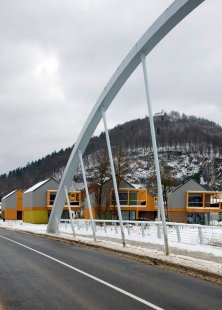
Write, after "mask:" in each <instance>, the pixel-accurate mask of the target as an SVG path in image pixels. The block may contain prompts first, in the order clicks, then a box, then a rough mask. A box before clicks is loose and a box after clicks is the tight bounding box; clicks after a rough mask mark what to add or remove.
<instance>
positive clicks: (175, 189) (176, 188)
mask: <svg viewBox="0 0 222 310" xmlns="http://www.w3.org/2000/svg"><path fill="white" fill-rule="evenodd" d="M191 180H192V181H193V182H195V183H196V184H198V185H199V186H201V187H203V189H205V190H206V191H208V189H207V188H206V187H204V186H203V185H201V184H199V183H198V182H197V181H196V180H194V179H193V178H189V179H188V180H186V181H184V182H182V183H181V184H180V185H179V186H177V187H175V188H174V189H173V190H172V191H171V192H170V193H173V192H175V191H177V190H178V189H179V188H180V187H182V186H183V185H184V184H186V183H188V182H190V181H191Z"/></svg>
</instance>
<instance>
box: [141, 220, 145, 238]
mask: <svg viewBox="0 0 222 310" xmlns="http://www.w3.org/2000/svg"><path fill="white" fill-rule="evenodd" d="M141 232H142V236H143V237H145V231H144V225H143V223H141Z"/></svg>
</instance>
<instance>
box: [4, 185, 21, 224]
mask: <svg viewBox="0 0 222 310" xmlns="http://www.w3.org/2000/svg"><path fill="white" fill-rule="evenodd" d="M22 199H23V192H22V191H21V190H20V189H17V190H14V191H13V192H11V193H9V194H8V195H6V196H4V197H3V198H2V200H1V203H2V218H3V219H5V220H22Z"/></svg>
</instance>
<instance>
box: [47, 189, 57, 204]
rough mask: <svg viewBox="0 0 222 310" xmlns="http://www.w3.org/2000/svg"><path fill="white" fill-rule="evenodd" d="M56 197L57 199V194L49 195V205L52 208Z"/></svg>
mask: <svg viewBox="0 0 222 310" xmlns="http://www.w3.org/2000/svg"><path fill="white" fill-rule="evenodd" d="M55 197H56V193H52V192H51V193H50V195H49V205H50V206H52V205H53V204H54V201H55Z"/></svg>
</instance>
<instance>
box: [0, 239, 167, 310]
mask: <svg viewBox="0 0 222 310" xmlns="http://www.w3.org/2000/svg"><path fill="white" fill-rule="evenodd" d="M0 237H1V238H3V239H6V240H8V241H11V242H14V243H16V244H18V245H20V246H22V247H24V248H26V249H29V250H31V251H33V252H35V253H38V254H40V255H42V256H45V257H47V258H49V259H51V260H53V261H55V262H57V263H59V264H61V265H63V266H66V267H68V268H70V269H72V270H74V271H76V272H79V273H81V274H82V275H84V276H86V277H88V278H90V279H93V280H95V281H97V282H99V283H102V284H104V285H106V286H108V287H110V288H112V289H114V290H115V291H117V292H120V293H122V294H124V295H126V296H128V297H131V298H132V299H135V300H137V301H139V302H141V303H142V304H144V305H147V306H149V307H150V308H152V309H155V310H164V309H163V308H160V307H158V306H156V305H154V304H152V303H150V302H149V301H147V300H145V299H142V298H140V297H138V296H136V295H134V294H131V293H129V292H127V291H125V290H123V289H121V288H119V287H117V286H115V285H112V284H110V283H109V282H106V281H104V280H102V279H100V278H97V277H95V276H93V275H91V274H89V273H87V272H85V271H83V270H81V269H78V268H75V267H73V266H71V265H69V264H66V263H64V262H62V261H61V260H59V259H56V258H54V257H52V256H50V255H47V254H45V253H43V252H40V251H37V250H35V249H33V248H30V247H29V246H27V245H25V244H22V243H20V242H17V241H14V240H12V239H9V238H6V237H3V236H1V235H0Z"/></svg>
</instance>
